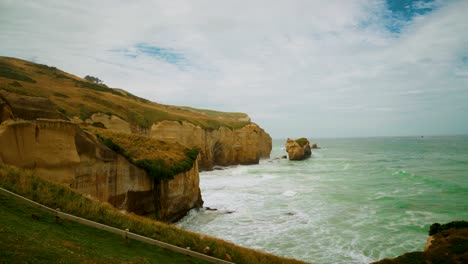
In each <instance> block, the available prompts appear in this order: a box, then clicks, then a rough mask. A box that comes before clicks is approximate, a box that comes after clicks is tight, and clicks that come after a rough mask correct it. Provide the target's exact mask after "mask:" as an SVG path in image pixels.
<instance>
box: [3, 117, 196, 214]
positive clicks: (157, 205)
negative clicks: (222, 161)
mask: <svg viewBox="0 0 468 264" xmlns="http://www.w3.org/2000/svg"><path fill="white" fill-rule="evenodd" d="M0 146H1V148H0V162H2V163H5V164H10V165H15V166H18V167H22V168H27V169H31V170H34V171H35V173H36V174H38V175H39V176H41V177H44V178H47V179H49V180H51V181H54V182H57V183H62V184H67V185H69V186H71V187H72V188H74V189H76V190H78V191H79V192H82V193H84V194H89V195H91V196H92V197H95V198H97V199H99V200H101V201H105V202H109V203H110V204H112V205H114V206H115V207H117V208H120V209H123V210H127V211H130V212H134V213H137V214H142V215H146V214H152V213H156V214H157V215H158V216H159V217H160V219H161V220H166V221H170V220H177V219H178V218H180V217H181V216H183V215H185V214H186V213H187V212H188V210H190V209H191V208H194V207H200V206H201V205H202V200H201V195H200V189H199V188H198V184H199V177H198V168H197V166H196V162H195V166H194V167H193V168H192V169H191V170H189V171H187V172H184V173H181V174H178V175H176V176H175V177H174V179H173V180H165V181H162V182H155V181H154V180H153V179H152V178H150V177H149V176H148V175H147V174H146V172H145V171H144V170H142V169H140V168H138V167H136V166H135V165H133V164H131V163H130V162H129V161H128V160H126V159H125V158H124V157H122V156H120V155H118V154H116V153H115V152H113V151H112V150H110V149H109V148H107V147H106V146H105V145H103V144H102V143H101V142H100V141H99V140H98V139H97V138H96V137H95V136H94V135H92V134H90V133H87V132H85V131H83V130H82V129H80V128H79V126H77V125H75V124H72V123H70V122H67V121H62V120H46V119H38V120H36V121H12V120H8V121H5V122H3V123H2V124H1V125H0Z"/></svg>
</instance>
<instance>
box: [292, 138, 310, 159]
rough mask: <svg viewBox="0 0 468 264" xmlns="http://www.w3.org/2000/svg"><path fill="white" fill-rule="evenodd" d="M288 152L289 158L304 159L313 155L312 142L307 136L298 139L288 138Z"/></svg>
mask: <svg viewBox="0 0 468 264" xmlns="http://www.w3.org/2000/svg"><path fill="white" fill-rule="evenodd" d="M286 152H288V156H289V160H303V159H307V158H309V157H310V156H311V155H312V151H311V150H310V142H309V140H307V139H306V138H299V139H296V140H293V139H290V138H288V140H287V141H286Z"/></svg>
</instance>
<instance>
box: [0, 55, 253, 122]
mask: <svg viewBox="0 0 468 264" xmlns="http://www.w3.org/2000/svg"><path fill="white" fill-rule="evenodd" d="M0 89H3V90H7V91H10V92H13V93H18V94H22V95H29V96H39V97H45V98H49V99H50V100H51V101H52V102H53V103H54V104H56V105H57V106H58V108H59V109H60V111H61V112H62V113H65V114H66V115H67V116H69V117H72V116H78V117H80V118H82V119H86V118H88V117H90V116H91V115H92V114H93V113H96V112H101V113H106V114H113V115H116V116H119V117H121V118H123V119H124V120H127V121H128V122H130V123H131V124H133V125H138V126H140V127H143V128H149V127H150V126H151V125H152V124H153V123H156V122H158V121H162V120H173V121H189V122H192V123H194V124H197V125H200V126H202V127H204V128H207V129H216V128H219V127H220V126H226V127H230V128H240V127H243V126H245V125H246V124H247V123H248V122H243V121H239V120H238V119H239V118H245V117H247V115H245V114H242V113H224V112H218V111H212V110H202V109H195V108H189V107H176V106H168V105H161V104H157V103H153V102H150V101H148V100H145V99H142V98H139V97H136V96H134V95H132V94H130V93H128V92H126V91H124V90H122V89H111V88H108V87H107V86H102V85H96V84H92V83H89V82H87V81H85V80H84V79H82V78H79V77H77V76H74V75H72V74H69V73H66V72H63V71H61V70H58V69H56V68H54V67H49V66H46V65H41V64H35V63H32V62H28V61H24V60H20V59H14V58H8V57H0Z"/></svg>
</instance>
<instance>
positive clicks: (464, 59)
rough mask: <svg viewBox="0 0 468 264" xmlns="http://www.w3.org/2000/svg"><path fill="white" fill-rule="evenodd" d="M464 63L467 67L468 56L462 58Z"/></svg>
mask: <svg viewBox="0 0 468 264" xmlns="http://www.w3.org/2000/svg"><path fill="white" fill-rule="evenodd" d="M462 62H463V64H465V65H468V55H465V56H462Z"/></svg>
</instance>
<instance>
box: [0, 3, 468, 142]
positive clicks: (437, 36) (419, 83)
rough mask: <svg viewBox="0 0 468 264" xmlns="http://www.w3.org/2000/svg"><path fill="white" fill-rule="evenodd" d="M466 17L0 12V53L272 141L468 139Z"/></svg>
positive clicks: (203, 10)
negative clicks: (236, 121)
mask: <svg viewBox="0 0 468 264" xmlns="http://www.w3.org/2000/svg"><path fill="white" fill-rule="evenodd" d="M400 2H402V3H406V4H405V5H401V4H397V3H400ZM466 13H468V2H467V1H370V0H369V1H368V0H356V1H338V0H331V1H305V0H304V1H263V0H259V1H233V2H228V3H227V2H224V1H207V0H200V1H196V2H193V1H188V0H187V1H184V0H175V1H169V2H167V1H149V0H147V1H138V3H136V2H128V1H117V2H116V1H73V2H63V1H53V0H49V1H46V0H44V1H41V3H37V2H36V1H8V0H4V1H2V2H1V3H0V33H1V34H0V50H1V51H2V52H3V55H7V56H16V57H20V58H25V59H34V60H36V61H38V62H40V63H46V64H49V65H53V66H56V67H59V68H62V69H64V70H66V71H69V72H72V73H75V74H77V75H80V76H84V75H86V74H91V75H93V76H99V78H100V79H102V80H104V81H105V82H106V83H107V84H108V85H110V86H114V87H122V88H125V89H127V90H129V91H130V92H132V93H134V94H137V95H139V96H142V97H146V98H149V99H151V100H155V101H158V102H161V103H165V104H177V105H190V106H194V107H200V108H214V109H218V110H225V111H236V112H246V113H248V114H249V115H251V117H252V118H253V120H254V121H255V122H257V123H259V124H260V125H262V126H263V127H265V128H266V129H267V131H269V132H270V133H271V134H272V135H273V136H274V137H288V136H290V137H294V136H304V134H305V136H307V135H308V134H307V133H310V134H311V136H312V135H313V136H368V135H392V134H395V135H405V134H412V133H416V134H431V133H432V134H440V133H444V134H445V133H468V127H467V126H468V124H467V125H461V124H462V123H467V122H466V120H465V122H463V121H464V120H463V119H464V117H462V115H460V114H459V111H465V112H467V111H468V106H467V104H466V103H465V102H466V101H467V99H468V91H467V87H468V85H467V82H468V80H467V76H468V73H467V72H468V66H467V63H466V58H467V57H468V49H467V48H466V47H468V34H466V28H468V21H467V20H466V18H465V14H466ZM415 91H417V92H415ZM422 113H424V114H422ZM434 118H439V119H444V124H446V126H444V127H440V126H438V125H437V120H433V119H434ZM429 123H432V124H434V125H433V126H432V127H431V126H428V125H427V124H429ZM417 124H421V126H420V128H419V130H421V131H419V130H418V125H417ZM423 124H424V125H423ZM428 129H429V130H430V131H426V130H428Z"/></svg>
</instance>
